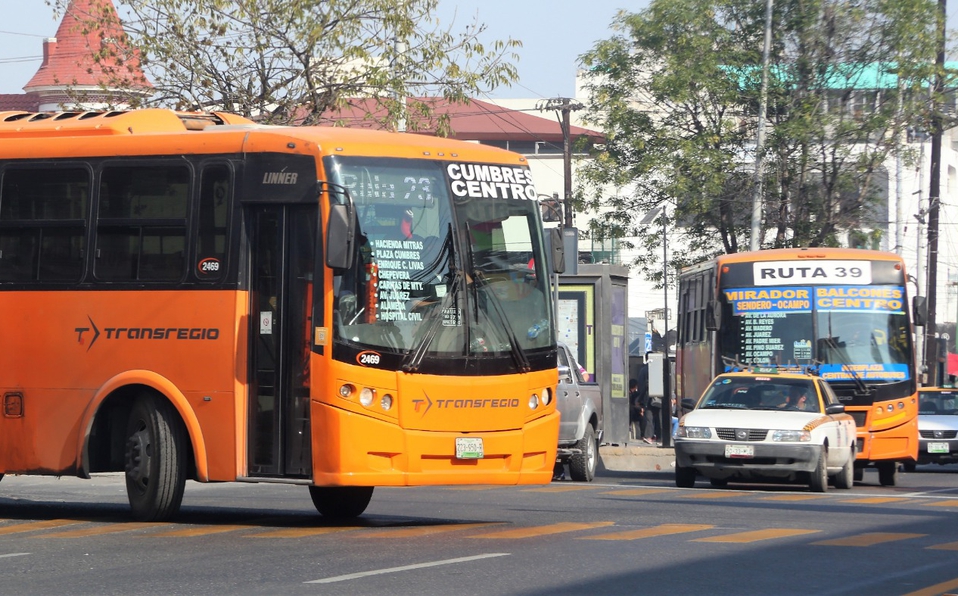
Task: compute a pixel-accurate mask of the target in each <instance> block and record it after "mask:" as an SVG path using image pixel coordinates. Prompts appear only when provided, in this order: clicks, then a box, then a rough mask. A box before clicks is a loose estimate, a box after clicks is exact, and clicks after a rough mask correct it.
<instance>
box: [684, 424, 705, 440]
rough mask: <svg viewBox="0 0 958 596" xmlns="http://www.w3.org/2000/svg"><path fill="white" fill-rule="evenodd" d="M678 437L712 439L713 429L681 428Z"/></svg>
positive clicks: (701, 427) (703, 427)
mask: <svg viewBox="0 0 958 596" xmlns="http://www.w3.org/2000/svg"><path fill="white" fill-rule="evenodd" d="M678 436H680V437H684V438H686V439H711V438H712V429H710V428H709V427H707V426H680V427H679V432H678Z"/></svg>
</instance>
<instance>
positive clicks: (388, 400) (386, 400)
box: [379, 393, 393, 412]
mask: <svg viewBox="0 0 958 596" xmlns="http://www.w3.org/2000/svg"><path fill="white" fill-rule="evenodd" d="M379 407H380V408H382V409H383V410H386V411H387V412H388V411H389V410H390V408H392V407H393V396H391V395H389V394H388V393H386V394H384V395H383V398H382V399H381V400H379Z"/></svg>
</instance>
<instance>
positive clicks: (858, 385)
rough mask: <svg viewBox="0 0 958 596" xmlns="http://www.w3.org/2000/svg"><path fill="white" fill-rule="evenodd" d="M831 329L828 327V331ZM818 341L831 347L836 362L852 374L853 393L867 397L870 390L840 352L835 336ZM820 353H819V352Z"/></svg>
mask: <svg viewBox="0 0 958 596" xmlns="http://www.w3.org/2000/svg"><path fill="white" fill-rule="evenodd" d="M830 326H831V317H829V327H830ZM830 332H831V330H830V329H829V333H830ZM819 341H820V342H823V343H824V344H825V345H827V346H828V347H829V348H831V352H830V353H831V354H834V355H835V358H836V359H837V360H838V364H841V365H842V367H843V368H844V369H845V370H847V371H848V372H849V373H851V375H852V380H853V381H855V389H856V392H855V394H856V395H857V396H858V397H867V396H869V395H871V390H870V389H869V388H868V386H867V385H865V382H864V381H862V378H861V377H860V376H858V373H857V372H855V370H854V369H852V364H851V362H849V361H848V358H846V357H845V355H844V354H843V353H842V348H840V347H839V346H838V342H836V341H835V338H834V337H832V336H831V335H829V336H828V337H823V338H821V339H819ZM819 355H821V354H819Z"/></svg>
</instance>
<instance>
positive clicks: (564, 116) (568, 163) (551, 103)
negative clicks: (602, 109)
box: [536, 97, 585, 228]
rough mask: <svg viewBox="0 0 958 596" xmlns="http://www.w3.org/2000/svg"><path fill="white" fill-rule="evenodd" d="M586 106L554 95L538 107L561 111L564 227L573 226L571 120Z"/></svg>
mask: <svg viewBox="0 0 958 596" xmlns="http://www.w3.org/2000/svg"><path fill="white" fill-rule="evenodd" d="M584 107H585V106H583V105H582V104H581V103H579V102H577V101H575V100H574V99H570V98H568V97H553V98H552V99H544V100H540V101H539V102H538V104H537V105H536V109H538V110H539V111H540V112H545V111H555V112H558V113H559V126H560V127H561V128H562V166H563V170H562V173H563V183H564V185H565V189H564V199H565V200H563V201H562V208H563V211H564V213H565V218H564V219H565V221H564V223H563V227H566V228H571V227H572V139H571V136H572V134H571V129H572V124H571V122H570V120H571V115H572V112H573V111H575V110H581V109H583V108H584Z"/></svg>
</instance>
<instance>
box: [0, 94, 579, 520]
mask: <svg viewBox="0 0 958 596" xmlns="http://www.w3.org/2000/svg"><path fill="white" fill-rule="evenodd" d="M536 197H537V195H536V192H535V187H534V186H533V183H532V180H531V178H530V175H529V169H528V164H527V163H526V161H525V160H524V158H522V157H521V156H520V155H518V154H515V153H511V152H507V151H504V150H500V149H496V148H492V147H488V146H483V145H479V144H472V143H465V142H455V141H450V140H446V139H440V138H434V137H427V136H420V135H408V134H392V133H385V132H375V131H363V130H350V129H346V128H324V127H270V126H261V125H257V124H255V123H253V122H251V121H248V120H246V119H244V118H240V117H237V116H234V115H229V114H221V113H210V114H186V113H177V112H173V111H169V110H159V109H157V110H140V111H129V112H122V111H112V112H64V113H24V112H7V113H0V311H2V312H4V313H5V315H6V317H5V320H4V324H3V325H2V326H0V340H2V345H3V349H2V350H0V392H2V395H3V416H2V417H0V478H2V474H44V475H57V476H59V475H77V476H79V477H82V478H88V477H89V476H90V474H92V473H97V472H120V471H122V472H124V474H125V479H126V487H127V493H128V496H129V501H130V505H131V508H132V512H133V516H134V517H135V518H137V519H140V520H167V519H170V518H172V517H174V516H175V515H176V513H177V512H178V510H179V507H180V504H181V501H182V498H183V492H184V485H185V481H186V480H187V479H193V480H196V481H198V482H218V481H240V482H280V483H290V484H302V485H304V486H308V487H309V494H310V496H311V498H312V501H313V503H314V504H315V506H316V508H317V510H318V511H319V512H320V513H321V514H323V515H325V516H330V517H353V516H357V515H360V514H361V513H362V512H363V511H364V510H365V509H366V507H367V505H368V503H369V500H370V498H371V495H372V492H373V487H375V486H409V485H441V484H446V485H449V484H478V483H481V484H511V485H516V484H544V483H548V482H550V481H551V478H552V472H553V467H554V464H555V461H556V449H557V444H558V443H557V437H558V428H559V415H558V413H557V411H556V408H555V399H554V398H555V390H556V384H557V382H558V373H557V365H556V337H555V331H554V325H553V320H554V313H553V307H552V301H551V300H549V299H548V298H547V296H548V295H549V286H548V279H549V274H550V270H549V268H548V267H547V262H557V263H558V262H561V254H560V255H559V256H558V257H557V258H556V259H555V260H554V261H550V259H549V256H550V255H549V254H548V253H547V251H545V249H544V246H546V242H545V241H544V236H543V234H544V233H543V229H542V225H541V221H540V216H539V209H538V204H537V202H536ZM557 250H558V249H557ZM556 267H561V266H560V265H556Z"/></svg>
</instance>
